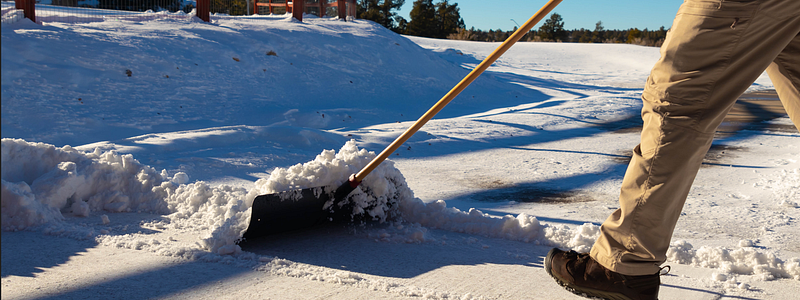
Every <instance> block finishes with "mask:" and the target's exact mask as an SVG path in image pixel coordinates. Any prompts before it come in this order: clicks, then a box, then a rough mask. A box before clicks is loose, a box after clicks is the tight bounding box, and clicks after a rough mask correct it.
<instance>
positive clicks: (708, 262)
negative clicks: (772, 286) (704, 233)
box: [667, 240, 800, 281]
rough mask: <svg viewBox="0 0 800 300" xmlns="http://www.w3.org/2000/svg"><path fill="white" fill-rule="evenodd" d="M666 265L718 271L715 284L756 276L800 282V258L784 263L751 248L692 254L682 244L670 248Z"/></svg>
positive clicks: (704, 250)
mask: <svg viewBox="0 0 800 300" xmlns="http://www.w3.org/2000/svg"><path fill="white" fill-rule="evenodd" d="M745 244H746V243H745ZM667 261H672V262H676V263H680V264H688V265H693V266H698V267H704V268H714V269H717V270H718V272H715V273H714V276H712V277H713V279H715V280H717V281H726V280H728V279H729V278H730V277H731V275H755V276H756V277H757V278H758V279H760V280H774V279H777V278H793V279H795V280H800V258H792V259H790V260H789V261H786V262H784V261H783V260H781V259H779V258H778V257H777V256H775V254H773V253H769V252H762V251H758V250H756V249H755V248H752V247H740V248H738V249H735V250H729V249H725V248H722V247H711V246H702V247H700V248H699V249H696V250H695V249H693V247H692V245H691V244H690V243H688V242H686V241H682V240H681V241H676V242H674V243H672V244H671V245H670V247H669V250H667Z"/></svg>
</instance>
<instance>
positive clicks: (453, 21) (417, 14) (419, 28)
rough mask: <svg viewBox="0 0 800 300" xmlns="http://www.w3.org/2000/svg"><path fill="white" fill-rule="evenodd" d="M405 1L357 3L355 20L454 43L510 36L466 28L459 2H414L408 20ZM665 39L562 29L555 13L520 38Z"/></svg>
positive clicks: (632, 32)
mask: <svg viewBox="0 0 800 300" xmlns="http://www.w3.org/2000/svg"><path fill="white" fill-rule="evenodd" d="M404 3H405V0H359V1H358V18H359V19H366V20H372V21H375V22H377V23H378V24H381V25H383V26H384V27H386V28H388V29H391V30H392V31H394V32H397V33H400V34H406V35H413V36H423V37H432V38H440V39H443V38H447V39H453V40H467V41H484V42H500V41H504V40H506V39H507V38H508V37H509V36H511V34H512V33H514V31H516V30H517V28H516V27H515V28H514V30H511V31H503V30H501V29H498V30H489V31H483V30H480V29H475V27H472V28H470V29H466V27H465V26H464V20H463V19H462V18H461V13H460V12H461V9H460V8H459V7H458V3H455V2H450V1H448V0H439V2H437V3H434V2H433V0H414V4H413V7H412V9H411V13H409V17H410V18H411V20H406V19H405V18H403V17H401V16H399V15H397V12H396V10H398V9H400V7H401V6H403V4H404ZM666 37H667V30H666V29H665V28H664V26H661V28H659V29H658V30H648V29H646V28H645V29H644V30H639V29H638V28H631V29H626V30H605V28H603V22H600V21H598V22H597V23H596V24H595V28H594V30H589V29H584V28H581V29H573V30H566V29H564V20H563V18H562V17H561V15H559V14H558V13H553V14H551V15H550V18H549V19H547V20H544V23H543V24H542V26H541V27H539V29H538V30H531V31H529V32H528V33H527V34H525V36H523V37H522V39H521V40H522V41H528V42H569V43H628V44H636V45H642V46H656V47H658V46H661V44H662V43H664V39H665V38H666Z"/></svg>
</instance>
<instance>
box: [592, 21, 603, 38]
mask: <svg viewBox="0 0 800 300" xmlns="http://www.w3.org/2000/svg"><path fill="white" fill-rule="evenodd" d="M603 29H605V28H603V21H597V23H595V24H594V32H592V43H602V42H603V41H604V40H605V34H603V31H604V30H603Z"/></svg>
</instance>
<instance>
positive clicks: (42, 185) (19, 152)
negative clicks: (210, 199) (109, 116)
mask: <svg viewBox="0 0 800 300" xmlns="http://www.w3.org/2000/svg"><path fill="white" fill-rule="evenodd" d="M166 179H167V174H166V172H161V173H158V172H156V170H155V169H153V168H151V167H148V166H145V165H142V164H140V163H139V162H138V161H136V160H135V159H133V156H132V155H130V154H127V155H120V154H117V153H116V152H114V151H109V152H105V153H101V152H100V151H99V150H96V151H94V152H90V153H84V152H80V151H77V150H75V149H73V148H72V147H70V146H64V147H63V148H56V147H55V146H53V145H49V144H44V143H29V142H26V141H24V140H18V139H3V140H2V227H3V230H21V229H25V228H27V227H30V226H36V225H41V224H44V223H47V222H51V221H57V220H62V219H63V218H64V216H63V215H62V213H72V214H74V215H76V216H84V217H85V216H88V214H89V212H90V211H100V210H103V211H108V212H129V211H146V212H154V213H169V212H170V209H169V207H168V205H167V203H166V202H164V201H163V198H164V196H165V195H166V194H167V193H168V191H169V190H170V189H172V188H174V185H173V184H172V183H170V182H169V181H168V180H166Z"/></svg>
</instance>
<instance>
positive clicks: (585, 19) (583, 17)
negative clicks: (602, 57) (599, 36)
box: [399, 0, 683, 30]
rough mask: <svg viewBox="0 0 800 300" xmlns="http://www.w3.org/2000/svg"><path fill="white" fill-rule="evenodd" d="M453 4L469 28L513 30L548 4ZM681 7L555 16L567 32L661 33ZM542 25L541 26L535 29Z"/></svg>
mask: <svg viewBox="0 0 800 300" xmlns="http://www.w3.org/2000/svg"><path fill="white" fill-rule="evenodd" d="M439 1H440V0H434V1H433V2H434V3H437V2H439ZM413 3H414V0H406V2H405V5H403V7H402V8H401V9H400V11H399V14H400V15H401V16H403V18H406V20H411V19H410V18H409V17H408V13H409V12H411V8H412V7H413ZM450 3H458V7H459V8H460V9H461V18H463V19H464V23H465V24H466V25H467V28H470V27H473V26H474V27H475V29H481V30H489V29H494V30H497V29H502V30H512V29H514V26H516V25H515V24H514V22H513V21H511V19H514V21H516V22H517V23H519V24H520V25H522V24H523V23H525V21H527V20H528V19H529V18H530V17H531V16H532V15H533V14H534V13H536V12H537V11H538V10H539V9H540V8H541V7H542V6H544V4H545V3H547V0H450ZM681 3H683V0H615V1H599V0H564V1H563V2H561V4H559V5H558V7H556V9H555V10H554V12H556V13H558V14H560V15H561V17H562V18H563V19H564V27H565V28H567V29H579V28H586V29H590V30H594V25H595V23H597V21H603V26H604V27H605V28H606V29H628V28H634V27H636V28H639V29H644V28H647V29H658V28H659V27H661V26H664V27H665V28H670V27H671V26H672V19H673V18H674V17H675V13H676V12H677V11H678V7H679V6H680V5H681ZM540 25H541V22H540V23H539V24H537V25H536V27H534V28H539V26H540Z"/></svg>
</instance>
